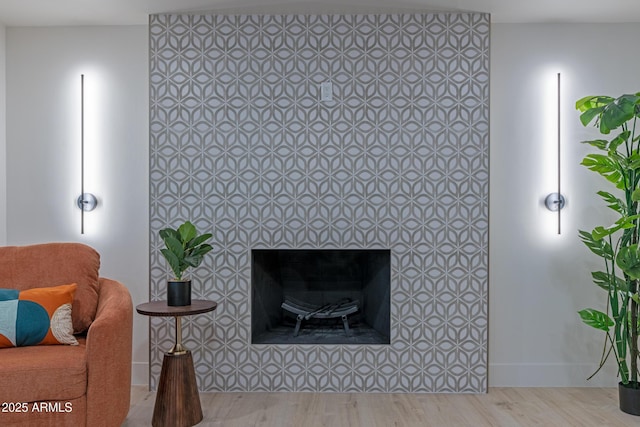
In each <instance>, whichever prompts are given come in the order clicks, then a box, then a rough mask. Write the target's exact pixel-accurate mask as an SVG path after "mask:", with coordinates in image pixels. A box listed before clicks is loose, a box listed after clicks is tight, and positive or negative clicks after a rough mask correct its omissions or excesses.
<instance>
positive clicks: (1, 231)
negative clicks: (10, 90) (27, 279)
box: [0, 25, 7, 245]
mask: <svg viewBox="0 0 640 427" xmlns="http://www.w3.org/2000/svg"><path fill="white" fill-rule="evenodd" d="M5 39H6V29H5V27H4V26H3V25H0V245H4V244H6V242H7V144H6V136H7V132H6V108H5V99H6V88H7V85H6V61H5V58H6V43H5Z"/></svg>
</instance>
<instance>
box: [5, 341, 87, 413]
mask: <svg viewBox="0 0 640 427" xmlns="http://www.w3.org/2000/svg"><path fill="white" fill-rule="evenodd" d="M79 342H80V343H79V345H77V346H68V345H47V346H34V347H15V348H4V349H2V351H1V352H0V355H1V356H2V359H1V360H2V364H0V378H1V379H2V380H1V381H0V396H2V400H3V401H6V402H37V401H57V400H62V401H65V400H71V399H76V398H78V397H80V396H83V395H84V394H85V393H86V390H87V357H86V345H85V339H84V338H79ZM0 418H1V417H0ZM23 419H24V417H23Z"/></svg>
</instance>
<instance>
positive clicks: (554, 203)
mask: <svg viewBox="0 0 640 427" xmlns="http://www.w3.org/2000/svg"><path fill="white" fill-rule="evenodd" d="M566 203H567V201H566V200H565V198H564V196H563V195H562V194H560V193H551V194H549V195H548V196H547V197H546V198H545V199H544V205H545V206H546V207H547V209H549V210H550V211H551V212H557V211H559V210H562V208H564V206H565V205H566Z"/></svg>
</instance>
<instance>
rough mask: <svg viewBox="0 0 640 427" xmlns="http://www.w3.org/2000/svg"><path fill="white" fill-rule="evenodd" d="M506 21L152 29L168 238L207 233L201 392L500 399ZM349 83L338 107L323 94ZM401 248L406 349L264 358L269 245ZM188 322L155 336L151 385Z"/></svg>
mask: <svg viewBox="0 0 640 427" xmlns="http://www.w3.org/2000/svg"><path fill="white" fill-rule="evenodd" d="M489 26H490V21H489V15H487V14H476V13H434V14H395V15H283V16H272V15H235V16H234V15H211V14H208V15H204V14H203V15H177V14H175V15H174V14H170V15H153V16H151V17H150V25H149V31H150V156H151V159H150V187H151V188H150V199H151V200H150V209H151V211H150V224H151V225H150V231H151V233H150V235H151V242H150V249H151V263H150V264H151V272H150V276H151V288H150V293H151V298H152V299H164V298H165V286H166V280H167V278H168V277H169V276H170V273H169V269H168V267H167V265H166V262H165V261H164V259H163V258H162V257H161V254H160V251H159V249H160V246H161V241H160V239H159V237H158V230H160V229H161V228H163V227H166V226H169V225H172V226H175V225H176V224H177V223H179V222H181V221H183V220H186V219H188V220H191V221H192V222H194V223H195V224H196V225H197V227H198V229H199V230H202V231H205V230H212V232H213V239H212V244H213V247H214V251H213V252H211V255H207V257H205V261H204V262H203V264H202V265H201V266H200V267H198V268H197V269H196V270H195V271H194V272H193V274H192V279H193V282H194V284H193V298H207V299H213V300H216V301H217V302H218V309H217V310H216V311H215V312H212V313H208V314H202V315H197V316H193V317H187V318H184V319H183V341H184V344H185V346H186V347H187V348H189V349H190V350H192V352H193V356H194V362H195V367H196V376H197V381H198V384H199V387H200V389H201V390H207V391H215V390H219V391H335V392H484V391H486V388H487V286H488V272H487V269H488V200H489V198H488V191H489V187H488V184H489V164H488V163H489V156H488V137H489ZM324 82H331V83H332V85H333V87H332V97H333V99H332V100H331V101H326V100H322V98H321V90H320V86H321V84H322V83H324ZM285 248H293V249H327V248H333V249H389V250H390V251H391V343H390V345H266V344H263V345H252V344H251V343H250V341H251V332H250V327H251V319H250V315H251V314H250V313H251V309H250V308H251V301H250V277H251V271H250V268H251V267H250V265H251V263H250V261H251V260H250V253H251V250H252V249H285ZM173 327H174V326H173V319H163V318H152V321H151V337H150V342H151V349H150V351H151V353H150V355H151V359H150V360H151V364H150V370H151V375H150V377H151V386H152V387H153V388H155V387H156V385H157V380H158V375H159V373H160V367H161V363H162V352H163V351H166V350H167V349H168V348H170V346H171V344H172V342H173Z"/></svg>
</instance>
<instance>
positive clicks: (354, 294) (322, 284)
mask: <svg viewBox="0 0 640 427" xmlns="http://www.w3.org/2000/svg"><path fill="white" fill-rule="evenodd" d="M251 259H252V261H251V297H252V305H251V306H252V309H251V342H252V344H389V342H390V341H389V337H390V276H391V268H390V251H389V250H384V249H373V250H364V249H335V250H329V249H303V250H298V249H254V250H252V251H251ZM285 301H287V302H291V301H293V302H292V304H294V305H295V304H302V305H303V306H304V307H307V311H308V312H311V313H313V312H314V311H317V312H318V314H319V315H318V316H317V317H316V316H314V315H313V314H311V315H310V316H298V314H299V312H297V311H295V310H292V309H291V307H290V306H288V305H285V308H283V302H285ZM356 306H357V309H355V308H354V307H356ZM286 307H289V308H288V309H287V308H286ZM344 307H347V308H348V310H344ZM313 308H317V310H313ZM340 310H343V312H345V313H348V314H347V315H345V316H344V317H341V316H339V315H337V316H335V317H332V315H331V313H340ZM323 313H324V314H325V315H322V314H323ZM327 313H329V314H328V315H327ZM296 324H298V328H299V331H296Z"/></svg>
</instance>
